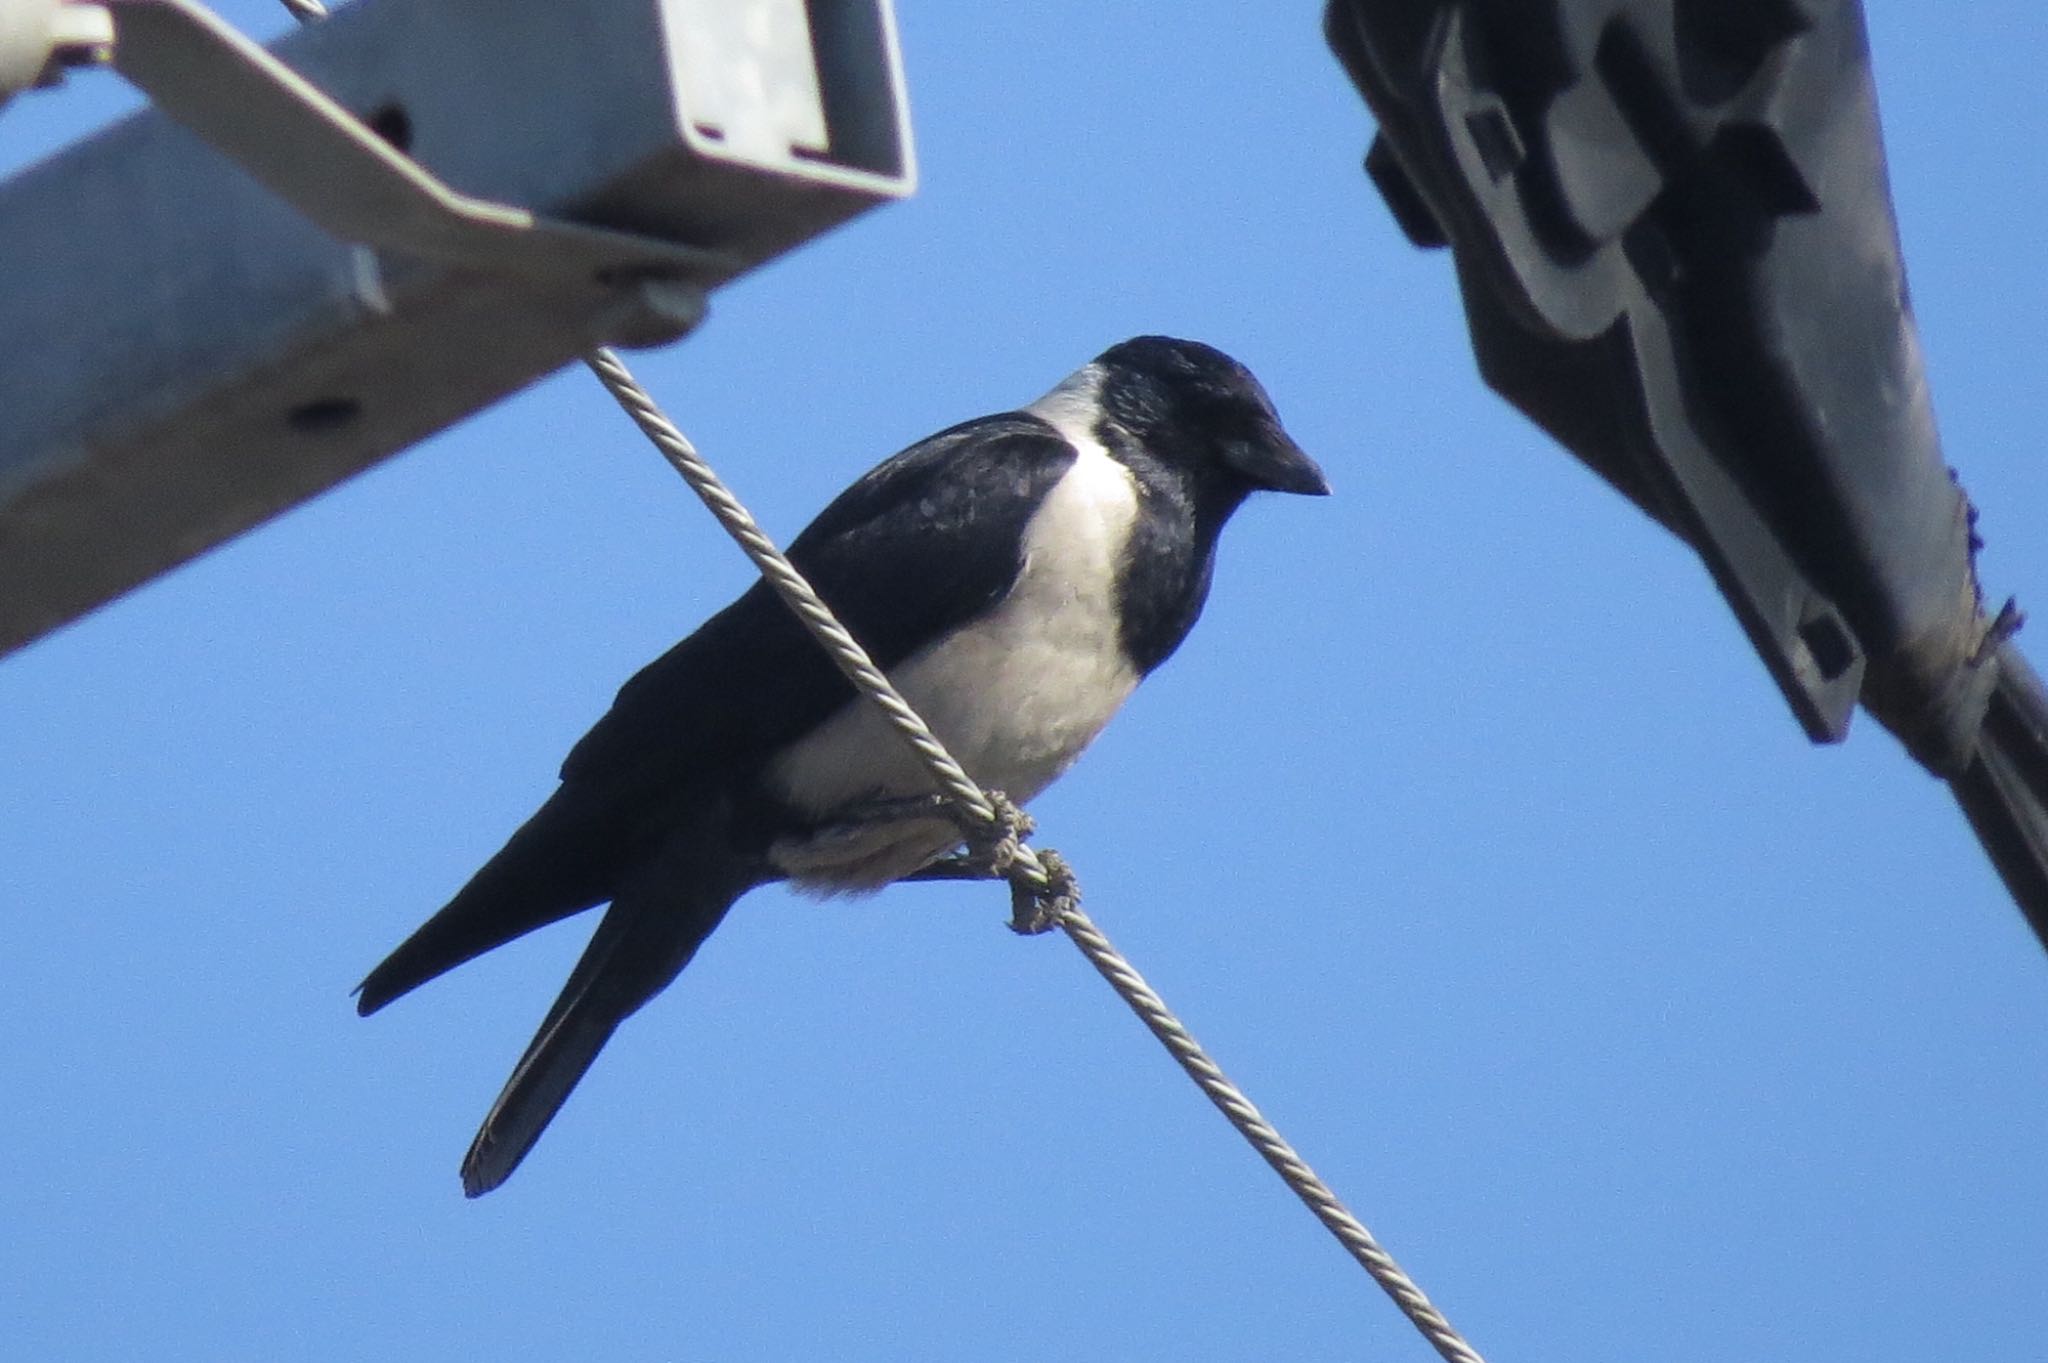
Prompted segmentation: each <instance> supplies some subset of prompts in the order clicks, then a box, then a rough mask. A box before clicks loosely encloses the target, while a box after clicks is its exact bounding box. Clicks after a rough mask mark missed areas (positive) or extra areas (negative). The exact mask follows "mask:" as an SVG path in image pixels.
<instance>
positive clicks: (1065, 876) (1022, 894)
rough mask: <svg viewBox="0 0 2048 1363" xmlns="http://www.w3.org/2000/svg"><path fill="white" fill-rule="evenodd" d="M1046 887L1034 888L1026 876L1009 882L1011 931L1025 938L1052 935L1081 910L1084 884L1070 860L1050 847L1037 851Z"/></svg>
mask: <svg viewBox="0 0 2048 1363" xmlns="http://www.w3.org/2000/svg"><path fill="white" fill-rule="evenodd" d="M1038 864H1039V865H1040V866H1041V867H1043V868H1044V870H1045V884H1044V885H1034V884H1032V883H1031V881H1030V880H1029V879H1027V878H1026V877H1025V876H1024V875H1023V874H1021V873H1019V874H1016V875H1012V876H1011V877H1009V880H1010V931H1012V932H1014V933H1017V934H1018V935H1019V936H1023V937H1035V936H1037V935H1038V934H1039V933H1041V932H1051V931H1052V930H1053V929H1054V928H1056V927H1058V926H1059V925H1060V920H1061V919H1063V918H1065V917H1066V916H1067V915H1068V914H1069V913H1072V912H1073V911H1074V910H1076V909H1078V908H1080V907H1081V884H1080V882H1079V881H1077V880H1076V879H1074V868H1073V867H1071V866H1069V865H1067V859H1066V858H1065V857H1063V856H1061V855H1060V854H1059V853H1057V852H1055V851H1053V850H1052V849H1051V848H1049V847H1042V848H1040V849H1038Z"/></svg>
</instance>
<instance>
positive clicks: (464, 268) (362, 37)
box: [0, 0, 914, 652]
mask: <svg viewBox="0 0 2048 1363" xmlns="http://www.w3.org/2000/svg"><path fill="white" fill-rule="evenodd" d="M109 8H110V9H111V10H112V12H113V14H114V16H115V27H116V41H115V45H114V60H115V64H116V66H117V67H119V68H120V69H121V70H122V71H123V72H124V73H125V74H128V75H129V76H130V78H131V79H133V80H135V81H136V82H137V83H138V84H140V85H142V86H144V88H145V89H147V90H149V91H150V92H151V93H152V95H153V96H154V97H155V98H156V99H157V101H158V104H159V107H158V108H157V109H153V110H151V111H149V112H146V113H144V114H141V115H138V116H137V117H135V118H132V119H129V120H127V121H126V122H124V123H122V124H119V125H117V126H115V127H113V128H111V129H109V130H107V131H106V132H104V133H102V134H100V135H98V136H97V137H94V138H92V139H90V140H88V141H86V142H84V143H81V144H80V145H79V146H77V147H75V148H73V149H72V150H70V151H68V152H66V153H64V154H62V155H60V156H58V157H56V158H53V159H52V160H50V161H47V162H44V163H43V164H41V165H39V166H36V167H34V168H31V169H30V170H28V171H26V172H24V173H23V174H21V175H19V176H17V177H15V178H14V179H13V180H11V181H9V182H7V183H5V184H0V241H4V242H6V243H7V245H8V255H9V257H10V259H11V261H13V262H14V265H15V268H14V269H12V270H11V271H10V273H9V277H8V284H7V285H6V286H5V287H4V288H0V652H5V651H8V650H11V649H13V648H16V647H19V646H20V645H21V644H23V643H25V642H27V641H28V640H30V639H33V638H35V637H37V636H38V635H40V634H42V633H43V632H45V631H47V630H49V629H52V628H54V627H56V626H58V625H60V624H62V623H64V622H65V621H67V620H69V619H72V618H73V617H75V616H77V615H78V614H80V613H82V612H83V611H86V610H88V609H90V608H92V607H93V606H95V605H97V604H99V603H101V602H103V601H105V600H107V599H109V598H110V597H112V596H114V595H117V594H118V593H120V592H122V591H125V590H126V589H128V588H129V587H132V586H134V585H136V584H137V583H139V582H141V581H143V580H145V579H147V578H148V577H150V576H152V575H153V574H155V573H157V572H160V571H162V570H164V569H165V568H168V567H170V566H172V565H174V564H176V563H178V562H181V561H183V560H184V559H186V558H189V557H191V556H192V555H194V554H196V553H199V552H200V551H202V550H204V549H206V548H208V547H209V546H211V545H213V544H216V543H218V542H219V541H221V540H222V539H225V538H227V537H228V536H230V535H233V534H235V533H237V532H239V531H241V530H243V529H246V528H248V527H249V526H251V525H254V524H256V523H257V522H259V521H261V520H263V519H265V518H267V517H269V516H271V515H274V514H276V513H277V512H279V511H281V510H283V509H285V508H286V507H289V506H291V505H293V504H294V503H296V502H298V501H300V500H302V499H304V498H306V497H308V496H311V495H313V494H314V493H317V492H319V491H321V490H323V489H325V488H327V487H329V486H331V485H333V484H334V483H335V482H338V481H340V480H341V479H343V478H346V477H348V476H349V475H351V474H353V473H356V472H358V471H360V470H362V469H363V468H366V467H368V466H369V465H370V464H373V463H375V462H376V461H378V460H380V459H382V458H384V457H386V456H388V455H390V454H392V453H393V452H395V451H397V450H399V449H402V448H404V447H405V446H406V445H408V444H410V443H412V442H413V441H415V440H418V439H420V438H421V437H422V436H425V435H427V434H430V433H432V432H433V431H435V430H438V429H440V428H441V427H443V426H446V425H448V424H450V423H451V422H453V421H456V420H458V419H460V418H461V417H463V416H465V415H467V414H468V413H470V412H472V411H475V410H476V409H477V408H479V407H482V406H484V405H486V404H487V403H490V402H492V401H495V400H496V399H498V398H500V397H502V396H504V395H506V394H507V393H510V392H512V391H514V390H516V389H518V388H520V387H522V386H524V385H526V384H528V383H531V382H532V381H533V380H535V379H537V378H539V377H540V376H542V375H544V374H546V373H548V372H549V371H551V370H553V369H555V368H557V367H559V366H560V365H562V364H564V363H566V362H567V361H569V360H571V359H573V358H574V357H576V356H577V355H579V354H582V353H584V352H585V351H587V350H588V349H590V348H591V347H593V346H595V345H598V344H603V343H620V344H650V343H655V342H658V341H662V340H667V339H672V338H674V337H675V336H678V335H681V334H683V333H684V332H686V331H687V330H689V328H690V327H691V326H692V325H694V324H695V322H696V320H697V318H698V316H699V315H700V314H701V311H702V301H703V296H704V293H705V292H706V291H708V290H710V289H712V288H715V287H717V286H718V285H720V284H722V283H724V282H726V281H727V280H729V279H731V278H734V277H736V276H737V275H739V274H741V273H743V272H744V271H746V270H748V269H750V268H752V267H754V266H755V265H758V264H760V263H762V262H763V261H766V260H768V259H770V258H772V257H774V256H776V255H778V254H780V253H781V252H783V251H786V250H788V249H790V248H791V247H793V246H796V245H798V244H800V243H801V242H803V241H806V240H808V239H809V238H811V237H813V236H816V235H818V234H819V233H821V232H824V231H826V230H828V229H829V228H831V227H833V226H835V225H836V224H838V223H840V222H842V221H844V220H845V219H847V218H849V217H851V216H853V215H854V214H857V213H859V212H861V211H863V210H864V209H866V208H868V207H870V206H872V205H874V204H876V203H879V202H883V201H885V200H888V199H891V198H895V197H900V196H902V195H904V194H907V193H908V192H909V191H910V189H911V186H912V183H913V179H914V174H913V170H912V161H911V150H910V134H909V124H908V117H907V112H906V106H905V101H904V96H903V82H902V76H901V68H900V62H899V60H898V57H897V52H896V45H895V34H894V27H893V21H892V16H891V13H890V10H889V5H888V0H811V3H809V4H805V3H803V0H748V2H747V3H742V0H727V3H723V4H711V3H708V2H707V0H589V2H588V3H582V4H577V5H562V4H559V3H557V2H556V0H364V2H363V3H361V4H358V5H354V6H350V7H348V8H345V9H342V10H339V11H337V12H336V13H335V15H334V17H333V18H332V19H330V20H329V21H327V22H326V23H323V24H320V25H317V26H314V27H312V28H309V29H306V30H302V31H300V32H298V33H294V34H293V35H291V36H290V37H288V38H286V39H284V40H283V41H281V42H279V43H277V44H275V45H274V47H273V48H272V49H271V51H270V54H266V53H264V52H263V51H262V50H261V49H258V48H255V47H254V45H253V44H249V43H247V42H246V40H243V39H241V38H240V37H239V35H236V34H234V33H233V31H232V30H228V29H226V28H225V27H224V26H223V25H221V24H220V23H219V21H218V20H216V19H214V18H213V17H212V16H210V15H209V14H207V12H206V11H204V10H203V9H201V8H200V7H198V6H197V5H196V4H193V3H191V0H116V3H115V4H113V5H111V6H110V7H109ZM748 16H751V18H749V17H748ZM294 73H296V74H294ZM301 78H303V79H301ZM174 120H177V121H174ZM195 130H196V132H195ZM201 134H203V138H202V136H201ZM231 156H232V157H236V158H240V159H239V160H236V159H230V157H231ZM259 179H260V181H261V183H259ZM266 186H268V187H266ZM294 205H297V206H294ZM316 221H317V222H319V223H325V224H326V227H322V226H319V225H316ZM344 237H346V238H347V239H346V240H344ZM359 243H371V244H368V245H365V244H359Z"/></svg>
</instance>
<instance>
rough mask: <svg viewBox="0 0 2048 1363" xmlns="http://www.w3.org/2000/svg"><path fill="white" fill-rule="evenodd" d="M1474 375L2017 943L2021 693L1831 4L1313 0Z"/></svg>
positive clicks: (2032, 918) (2034, 723) (2024, 711)
mask: <svg viewBox="0 0 2048 1363" xmlns="http://www.w3.org/2000/svg"><path fill="white" fill-rule="evenodd" d="M1324 24H1325V31H1326V34H1327V36H1328V38H1329V41H1330V45H1331V47H1332V49H1333V50H1334V51H1335V52H1336V54H1337V56H1338V58H1339V60H1340V61H1341V62H1342V63H1343V65H1344V68H1345V70H1346V71H1347V72H1348V73H1349V75H1350V77H1351V79H1352V81H1353V82H1354V83H1355V84H1356V85H1357V86H1358V88H1359V91H1360V92H1361V93H1362V94H1363V95H1364V96H1365V99H1366V102H1367V103H1368V104H1369V105H1370V106H1371V108H1372V112H1373V114H1374V116H1375V117H1376V118H1377V119H1378V121H1379V124H1380V133H1379V136H1378V138H1377V139H1375V141H1374V142H1373V145H1372V150H1371V152H1370V153H1369V154H1368V156H1367V158H1366V169H1367V171H1368V173H1369V174H1370V175H1371V177H1372V179H1373V181H1374V183H1375V184H1376V185H1377V186H1378V188H1379V190H1380V192H1381V194H1382V195H1383V197H1384V198H1385V199H1386V201H1387V205H1388V207H1389V208H1390V209H1391V210H1392V212H1393V214H1394V216H1395V218H1396V220H1397V221H1398V222H1399V223H1400V225H1401V227H1402V228H1403V230H1404V231H1405V232H1406V233H1407V235H1408V236H1409V238H1410V239H1411V240H1412V241H1414V242H1415V244H1416V245H1418V246H1424V247H1436V246H1449V247H1450V248H1451V254H1452V257H1453V259H1454V261H1455V262H1456V267H1457V272H1458V280H1459V284H1460V286H1461V289H1462V291H1463V294H1464V300H1465V308H1466V313H1467V317H1468V320H1469V322H1470V325H1471V330H1472V342H1473V349H1474V351H1475V352H1476V354H1477V356H1478V360H1479V368H1480V371H1481V373H1482V375H1483V376H1484V377H1485V379H1486V381H1487V383H1489V384H1490V385H1492V386H1493V387H1494V388H1495V389H1497V390H1498V391H1499V392H1500V393H1501V394H1502V395H1503V396H1505V397H1507V398H1508V399H1509V400H1510V401H1512V402H1513V403H1514V404H1515V405H1516V406H1518V407H1520V408H1521V409H1522V410H1523V411H1524V412H1525V413H1526V414H1527V415H1528V416H1529V417H1530V418H1531V419H1532V420H1534V421H1535V422H1537V424H1539V425H1540V426H1542V427H1543V428H1544V429H1545V430H1546V431H1548V432H1549V433H1550V434H1551V435H1552V436H1554V437H1555V438H1556V439H1558V440H1559V441H1560V442H1562V443H1563V444H1564V445H1565V446H1566V447H1568V448H1569V449H1570V450H1571V451H1572V452H1573V453H1574V454H1575V455H1577V456H1578V457H1579V458H1580V459H1581V460H1583V461H1584V462H1585V463H1586V464H1587V465H1588V466H1590V467H1591V468H1592V469H1593V470H1594V471H1595V472H1597V473H1599V474H1600V475H1601V476H1602V477H1603V478H1605V479H1606V480H1607V481H1608V482H1610V483H1612V484H1613V485H1614V486H1615V487H1616V488H1617V489H1618V490H1619V491H1621V492H1622V493H1623V494H1624V495H1626V496H1627V497H1628V498H1629V499H1630V500H1632V501H1633V502H1635V503H1636V505H1637V506H1639V507H1641V508H1642V509H1643V510H1644V511H1645V512H1647V513H1648V514H1649V515H1651V516H1652V517H1654V518H1655V519H1656V520H1657V521H1659V522H1660V523H1661V524H1663V525H1664V526H1665V527H1666V528H1667V529H1669V530H1670V531H1671V532H1672V533H1674V534H1676V535H1678V536H1679V537H1680V538H1682V539H1683V540H1685V541H1686V543H1688V544H1689V545H1691V546H1692V548H1693V549H1694V550H1695V551H1696V552H1697V553H1698V554H1699V556H1700V558H1701V559H1702V560H1703V561H1704V562H1705V564H1706V566H1707V568H1708V570H1709V571H1710V572H1711V573H1712V575H1713V578H1714V581H1715V583H1716V585H1718V586H1719V588H1720V589H1721V592H1722V594H1723V595H1724V596H1725V597H1726V598H1727V599H1728V603H1729V605H1730V606H1731V607H1732V608H1733V609H1734V611H1735V613H1736V615H1737V616H1738V617H1739V618H1740V619H1741V621H1742V625H1743V628H1744V629H1745V630H1746V631H1747V632H1748V634H1749V638H1750V641H1751V642H1752V644H1754V646H1755V647H1756V650H1757V653H1758V655H1759V656H1760V657H1761V658H1762V659H1763V662H1764V665H1765V667H1766V668H1767V669H1768V670H1769V672H1770V674H1771V676H1772V678H1773V679H1774V680H1775V681H1776V682H1777V684H1778V687H1779V689H1780V690H1781V691H1782V692H1783V693H1784V695H1785V699H1786V700H1787V702H1788V703H1789V704H1790V705H1791V707H1792V710H1793V713H1794V714H1795V715H1796V716H1797V717H1798V719H1799V722H1800V724H1801V726H1802V727H1803V728H1804V729H1805V731H1806V733H1807V735H1808V737H1809V738H1811V739H1812V740H1813V741H1814V742H1817V743H1822V742H1836V741H1839V740H1840V739H1842V738H1843V737H1844V736H1845V735H1846V734H1847V732H1848V726H1849V719H1850V715H1851V713H1852V711H1853V710H1854V708H1855V706H1856V704H1857V703H1858V702H1859V701H1860V702H1861V703H1862V704H1863V706H1864V708H1865V709H1867V710H1869V711H1870V712H1871V713H1872V714H1873V715H1875V716H1876V717H1877V719H1878V721H1879V722H1880V723H1882V724H1883V725H1884V726H1885V727H1886V728H1888V729H1890V730H1891V731H1892V732H1893V733H1894V734H1896V735H1897V736H1898V737H1899V738H1900V740H1901V741H1902V742H1904V744H1905V745H1906V748H1907V750H1908V751H1909V752H1911V753H1912V755H1913V756H1914V757H1915V758H1916V759H1918V760H1919V761H1920V763H1921V764H1922V765H1924V766H1925V767H1926V768H1927V769H1928V770H1929V771H1931V772H1933V773H1934V774H1935V775H1936V776H1938V777H1940V778H1942V779H1943V780H1945V781H1947V782H1948V783H1949V784H1950V786H1951V788H1952V789H1953V790H1954V792H1955V795H1956V798H1957V800H1958V801H1959V802H1960V803H1961V805H1962V808H1963V811H1964V813H1965V814H1966V815H1967V816H1968V818H1969V820H1970V823H1971V825H1972V826H1973V827H1974V828H1975V829H1976V832H1977V835H1978V837H1979V838H1980V839H1981V840H1982V842H1983V844H1984V846H1985V849H1986V850H1987V851H1988V852H1989V854H1990V856H1991V859H1992V862H1993V863H1994V864H1995V865H1996V866H1997V868H1998V870H1999V873H2000V874H2001V875H2002V876H2003V877H2004V879H2005V882H2006V885H2007V886H2008V888H2009V889H2010V890H2011V891H2012V894H2013V897H2014V898H2015V900H2017V902H2018V903H2019V906H2020V908H2021V910H2022V911H2023V912H2024V913H2025V914H2026V916H2027V919H2028V921H2029V922H2030V923H2031V924H2032V925H2033V928H2034V931H2035V932H2036V934H2037V935H2039V936H2040V937H2041V939H2042V940H2043V942H2044V943H2048V692H2044V691H2043V689H2042V685H2041V682H2040V679H2039V678H2038V677H2037V676H2036V675H2035V673H2034V671H2033V669H2032V668H2031V667H2030V666H2029V665H2028V664H2027V662H2026V660H2025V659H2024V658H2022V657H2021V656H2020V653H2019V651H2018V649H2017V648H2016V647H2015V645H2014V643H2013V642H2012V635H2013V633H2014V631H2015V630H2016V629H2017V628H2018V626H2019V623H2020V615H2019V613H2018V611H2017V610H2016V609H2015V607H2014V606H2013V605H2012V603H2011V602H2009V601H2008V602H2007V603H2005V604H2004V605H2003V606H2002V607H1999V608H1997V609H1993V610H1989V611H1987V610H1986V609H1985V607H1984V601H1983V593H1982V590H1981V588H1980V587H1979V584H1978V581H1977V575H1976V569H1975V561H1974V560H1975V552H1976V549H1977V548H1978V544H1979V541H1978V539H1977V536H1976V531H1975V520H1976V515H1975V512H1974V510H1973V509H1972V508H1971V506H1970V504H1969V502H1968V500H1967V499H1966V498H1965V497H1964V495H1963V493H1962V490H1961V488H1960V486H1959V485H1958V484H1957V482H1956V480H1955V478H1954V475H1953V474H1952V473H1951V471H1950V470H1949V468H1948V467H1947V465H1946V464H1945V462H1944V460H1943V458H1942V454H1941V447H1940V442H1939V439H1938V437H1937V435H1936V432H1935V426H1934V418H1933V413H1932V409H1931V407H1930V405H1929V399H1928V393H1927V384H1926V378H1925V374H1924V371H1923V369H1922V366H1921V362H1920V355H1919V349H1918V342H1917V338H1916V333H1915V331H1914V327H1913V320H1912V314H1911V310H1910V307H1909V305H1908V300H1907V295H1906V282H1905V266H1904V263H1903V261H1902V260H1901V258H1900V252H1899V244H1898V229H1897V224H1896V220H1895V218H1894V216H1893V213H1892V206H1891V194H1890V189H1889V186H1888V184H1887V181H1886V177H1885V165H1884V149H1883V142H1882V138H1881V136H1880V132H1879V128H1878V117H1877V101H1876V94H1875V90H1874V87H1873V85H1872V81H1871V73H1870V55H1869V46H1868V42H1867V40H1866V37H1865V33H1864V26H1863V11H1862V7H1861V5H1860V4H1859V3H1858V0H1330V3H1329V6H1328V9H1327V11H1326V13H1325V16H1324Z"/></svg>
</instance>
